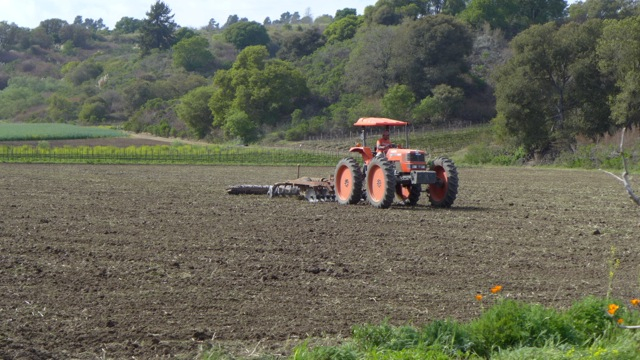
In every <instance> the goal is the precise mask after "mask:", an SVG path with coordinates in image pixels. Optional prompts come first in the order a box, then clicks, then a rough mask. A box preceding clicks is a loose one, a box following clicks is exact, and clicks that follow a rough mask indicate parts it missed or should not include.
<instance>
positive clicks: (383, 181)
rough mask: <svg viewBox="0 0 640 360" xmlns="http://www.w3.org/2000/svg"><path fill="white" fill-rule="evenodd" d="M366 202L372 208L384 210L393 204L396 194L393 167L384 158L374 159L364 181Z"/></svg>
mask: <svg viewBox="0 0 640 360" xmlns="http://www.w3.org/2000/svg"><path fill="white" fill-rule="evenodd" d="M366 190H367V200H369V203H370V204H371V205H373V207H376V208H379V209H386V208H388V207H389V206H391V204H393V199H394V198H395V192H396V177H395V174H394V167H393V164H392V163H391V162H389V161H388V160H387V159H386V158H379V157H374V158H373V159H372V160H371V162H370V163H369V166H368V169H367V180H366Z"/></svg>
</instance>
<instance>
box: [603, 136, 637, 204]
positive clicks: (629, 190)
mask: <svg viewBox="0 0 640 360" xmlns="http://www.w3.org/2000/svg"><path fill="white" fill-rule="evenodd" d="M626 130H627V129H626V128H622V134H621V135H620V147H619V149H618V152H619V153H620V157H621V158H622V165H623V166H624V172H623V173H622V176H617V175H615V174H613V173H611V172H609V171H604V170H602V169H600V170H601V171H604V172H605V173H607V174H609V175H611V176H613V177H614V178H616V179H618V181H620V182H622V183H623V184H624V188H625V189H626V190H627V193H628V194H629V197H630V198H631V200H633V202H635V203H636V205H640V197H638V195H636V194H635V192H634V191H633V188H632V187H631V181H630V180H629V168H628V165H627V158H626V157H625V156H624V151H623V145H624V133H625V131H626Z"/></svg>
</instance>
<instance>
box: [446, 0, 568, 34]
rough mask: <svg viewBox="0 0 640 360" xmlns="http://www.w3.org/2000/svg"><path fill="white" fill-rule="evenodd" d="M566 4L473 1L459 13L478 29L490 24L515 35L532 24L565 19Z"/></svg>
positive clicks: (549, 0) (533, 0)
mask: <svg viewBox="0 0 640 360" xmlns="http://www.w3.org/2000/svg"><path fill="white" fill-rule="evenodd" d="M566 7H567V2H566V1H565V0H504V1H492V0H471V1H470V2H469V4H467V7H466V8H465V10H463V11H462V12H460V13H459V14H458V16H459V18H461V19H462V20H464V21H467V22H468V23H470V24H471V25H473V26H474V27H476V28H480V27H481V26H483V25H484V24H485V23H488V24H489V25H491V27H492V28H493V29H501V30H502V31H504V33H505V34H506V35H507V37H509V38H511V37H513V36H515V35H516V34H518V33H519V32H520V31H522V30H524V29H526V28H528V27H529V26H531V25H535V24H544V23H546V22H549V21H552V20H557V19H561V18H562V17H563V16H564V10H565V9H566Z"/></svg>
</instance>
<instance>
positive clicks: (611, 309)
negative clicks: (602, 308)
mask: <svg viewBox="0 0 640 360" xmlns="http://www.w3.org/2000/svg"><path fill="white" fill-rule="evenodd" d="M619 308H620V306H618V305H616V304H609V309H608V310H607V312H608V313H609V315H611V316H613V315H615V314H616V311H618V309H619Z"/></svg>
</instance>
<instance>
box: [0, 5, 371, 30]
mask: <svg viewBox="0 0 640 360" xmlns="http://www.w3.org/2000/svg"><path fill="white" fill-rule="evenodd" d="M155 2H156V1H155V0H56V1H51V0H0V21H6V22H8V23H9V24H11V23H15V24H16V25H18V26H20V27H26V28H30V29H33V28H35V27H37V26H38V25H39V24H40V21H42V20H47V19H61V20H66V21H67V22H69V23H73V20H74V19H75V18H76V16H78V15H80V16H82V18H83V19H86V18H89V19H93V20H98V19H100V18H102V21H103V23H104V24H105V25H106V26H107V27H109V29H113V28H114V26H115V24H116V22H118V21H119V20H120V19H121V18H123V17H125V16H128V17H132V18H135V19H141V20H142V19H145V18H146V17H147V16H146V13H147V12H148V11H149V10H150V9H151V6H152V5H153V4H155ZM162 2H164V3H165V4H166V5H167V6H168V7H169V8H170V9H171V13H172V14H173V15H174V18H173V21H175V22H176V24H178V25H180V26H182V27H192V28H200V27H203V26H206V25H207V24H208V23H209V20H210V19H211V18H214V19H215V20H216V21H217V22H218V23H220V24H221V25H223V24H224V23H225V22H226V21H227V18H228V17H229V16H230V15H238V17H240V18H245V17H246V18H248V19H249V20H250V21H257V22H259V23H261V24H262V22H263V21H264V19H265V18H266V17H267V16H268V17H270V18H271V20H277V19H279V18H280V14H282V13H285V12H287V11H288V12H290V13H292V14H293V13H294V12H296V11H297V12H298V13H299V14H300V16H305V15H306V14H307V10H309V13H310V14H311V16H312V17H313V18H316V17H318V16H321V15H324V14H328V15H331V16H334V15H335V14H336V10H340V9H344V8H352V9H356V11H357V13H358V15H361V14H363V13H364V8H365V7H367V6H368V5H374V4H375V2H376V0H315V1H312V0H163V1H162Z"/></svg>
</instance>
